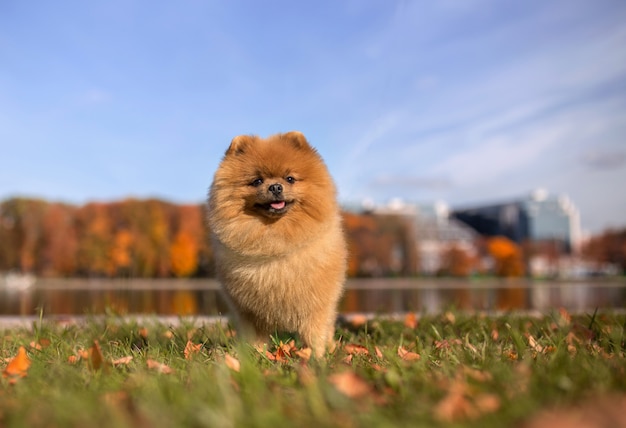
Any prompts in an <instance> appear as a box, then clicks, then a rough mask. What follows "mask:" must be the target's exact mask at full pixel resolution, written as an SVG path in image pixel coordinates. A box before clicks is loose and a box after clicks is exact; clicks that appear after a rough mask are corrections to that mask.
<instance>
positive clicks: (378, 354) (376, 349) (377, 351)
mask: <svg viewBox="0 0 626 428" xmlns="http://www.w3.org/2000/svg"><path fill="white" fill-rule="evenodd" d="M374 351H375V352H376V356H377V357H378V358H380V359H381V360H382V359H383V353H382V352H381V350H380V348H379V347H378V346H374Z"/></svg>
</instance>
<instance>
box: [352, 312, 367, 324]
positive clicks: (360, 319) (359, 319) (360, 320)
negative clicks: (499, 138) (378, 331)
mask: <svg viewBox="0 0 626 428" xmlns="http://www.w3.org/2000/svg"><path fill="white" fill-rule="evenodd" d="M366 323H367V317H366V316H365V315H363V314H356V315H354V316H352V318H351V319H350V324H352V326H353V327H360V326H362V325H365V324H366Z"/></svg>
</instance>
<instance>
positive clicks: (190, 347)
mask: <svg viewBox="0 0 626 428" xmlns="http://www.w3.org/2000/svg"><path fill="white" fill-rule="evenodd" d="M200 349H202V344H201V343H198V344H197V345H196V344H194V343H193V342H192V341H191V340H188V341H187V345H185V350H184V351H183V354H185V359H186V360H189V359H190V358H191V356H192V355H194V354H197V353H198V352H200Z"/></svg>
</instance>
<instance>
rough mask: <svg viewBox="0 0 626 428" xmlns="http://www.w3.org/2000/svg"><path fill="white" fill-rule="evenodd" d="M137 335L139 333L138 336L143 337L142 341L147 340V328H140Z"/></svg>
mask: <svg viewBox="0 0 626 428" xmlns="http://www.w3.org/2000/svg"><path fill="white" fill-rule="evenodd" d="M138 333H139V336H141V337H143V338H144V339H147V338H148V329H147V328H145V327H142V328H140V329H139V331H138Z"/></svg>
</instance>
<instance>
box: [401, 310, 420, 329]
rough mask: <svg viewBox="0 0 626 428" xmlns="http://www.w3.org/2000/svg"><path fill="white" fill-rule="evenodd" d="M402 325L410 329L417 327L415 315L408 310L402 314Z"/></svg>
mask: <svg viewBox="0 0 626 428" xmlns="http://www.w3.org/2000/svg"><path fill="white" fill-rule="evenodd" d="M404 326H405V327H408V328H410V329H415V328H417V316H415V313H414V312H409V313H408V314H406V315H405V316H404Z"/></svg>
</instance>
